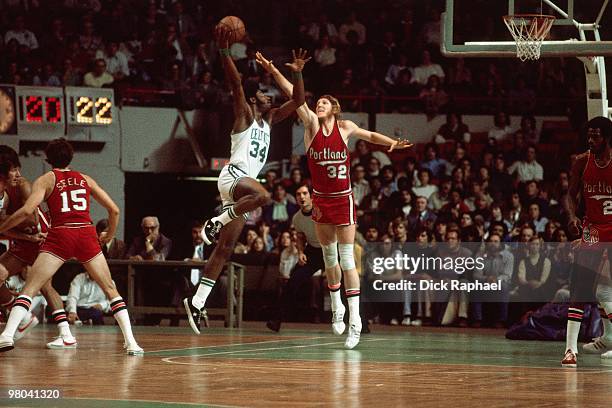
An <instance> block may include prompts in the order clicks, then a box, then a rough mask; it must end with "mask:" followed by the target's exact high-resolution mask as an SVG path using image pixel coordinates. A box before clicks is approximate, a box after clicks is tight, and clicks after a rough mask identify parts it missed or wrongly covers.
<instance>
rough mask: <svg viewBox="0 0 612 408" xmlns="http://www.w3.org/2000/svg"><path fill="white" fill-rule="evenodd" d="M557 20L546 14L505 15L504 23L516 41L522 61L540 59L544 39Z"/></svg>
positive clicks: (517, 53) (517, 54)
mask: <svg viewBox="0 0 612 408" xmlns="http://www.w3.org/2000/svg"><path fill="white" fill-rule="evenodd" d="M554 21H555V17H554V16H550V15H546V14H515V15H513V16H504V23H506V27H508V30H510V34H512V37H513V38H514V40H515V41H516V56H517V57H518V58H519V59H520V60H521V61H523V62H524V61H527V60H532V61H534V60H537V59H540V49H541V48H542V41H544V39H545V38H546V37H547V36H548V33H549V32H550V28H551V27H552V25H553V23H554Z"/></svg>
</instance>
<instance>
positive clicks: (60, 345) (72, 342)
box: [47, 336, 77, 349]
mask: <svg viewBox="0 0 612 408" xmlns="http://www.w3.org/2000/svg"><path fill="white" fill-rule="evenodd" d="M76 347H77V340H76V339H75V338H74V336H57V337H56V338H55V339H54V340H53V341H51V342H49V343H47V348H50V349H73V348H76Z"/></svg>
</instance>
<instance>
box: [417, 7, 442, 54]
mask: <svg viewBox="0 0 612 408" xmlns="http://www.w3.org/2000/svg"><path fill="white" fill-rule="evenodd" d="M419 37H420V40H421V41H420V43H421V44H424V45H426V46H434V47H435V48H438V49H439V48H440V10H438V9H436V8H435V7H432V8H431V9H430V10H429V13H428V16H427V21H426V22H425V24H423V28H422V29H421V33H420V34H419Z"/></svg>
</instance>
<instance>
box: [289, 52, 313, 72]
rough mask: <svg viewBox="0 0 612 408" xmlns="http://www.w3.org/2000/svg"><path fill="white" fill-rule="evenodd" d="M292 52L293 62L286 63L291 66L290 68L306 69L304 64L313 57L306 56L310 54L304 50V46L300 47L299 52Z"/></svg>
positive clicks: (297, 70)
mask: <svg viewBox="0 0 612 408" xmlns="http://www.w3.org/2000/svg"><path fill="white" fill-rule="evenodd" d="M291 52H292V53H293V62H291V63H289V62H288V63H286V64H285V65H286V66H287V67H289V69H291V71H293V72H302V70H303V69H304V65H306V63H307V62H308V61H310V60H311V59H312V57H308V58H306V54H308V51H306V50H303V49H302V48H300V49H299V51H298V52H297V53H296V52H295V50H292V51H291Z"/></svg>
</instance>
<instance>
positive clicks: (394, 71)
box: [385, 53, 410, 87]
mask: <svg viewBox="0 0 612 408" xmlns="http://www.w3.org/2000/svg"><path fill="white" fill-rule="evenodd" d="M405 69H410V68H409V66H408V56H407V55H406V54H405V53H400V54H399V56H398V57H397V61H396V62H395V63H394V64H391V65H390V66H389V68H388V69H387V75H385V83H386V84H387V85H388V86H390V87H392V86H394V85H396V84H397V83H398V81H397V80H398V78H399V74H400V72H402V71H403V70H405Z"/></svg>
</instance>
